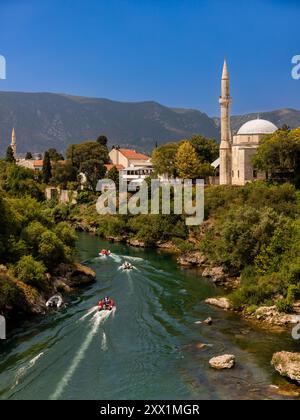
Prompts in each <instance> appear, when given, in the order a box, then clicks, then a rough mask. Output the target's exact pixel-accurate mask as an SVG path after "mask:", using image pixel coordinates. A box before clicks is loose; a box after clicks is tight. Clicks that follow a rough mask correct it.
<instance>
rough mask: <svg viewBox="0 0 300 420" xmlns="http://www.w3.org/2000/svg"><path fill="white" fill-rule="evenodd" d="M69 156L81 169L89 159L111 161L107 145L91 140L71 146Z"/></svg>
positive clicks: (68, 151)
mask: <svg viewBox="0 0 300 420" xmlns="http://www.w3.org/2000/svg"><path fill="white" fill-rule="evenodd" d="M67 158H68V159H69V160H70V161H71V162H72V164H73V165H74V166H75V167H76V168H77V169H80V167H81V165H82V164H83V163H85V162H87V161H88V160H97V161H98V162H103V163H104V164H106V163H109V154H108V149H107V147H105V146H101V145H100V144H99V143H97V142H91V141H90V142H85V143H81V144H75V145H71V146H69V148H68V150H67Z"/></svg>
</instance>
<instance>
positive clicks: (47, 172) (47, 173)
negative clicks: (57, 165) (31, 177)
mask: <svg viewBox="0 0 300 420" xmlns="http://www.w3.org/2000/svg"><path fill="white" fill-rule="evenodd" d="M51 177H52V168H51V159H50V155H49V153H48V152H46V153H45V156H44V163H43V180H44V182H45V183H46V184H48V183H49V181H50V179H51Z"/></svg>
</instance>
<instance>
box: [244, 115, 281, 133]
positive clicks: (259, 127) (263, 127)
mask: <svg viewBox="0 0 300 420" xmlns="http://www.w3.org/2000/svg"><path fill="white" fill-rule="evenodd" d="M277 130H278V128H277V127H276V125H275V124H273V123H271V122H270V121H267V120H261V119H259V118H258V119H256V120H252V121H248V122H246V123H245V124H244V125H242V127H241V128H240V129H239V131H238V133H237V134H238V135H248V136H249V135H254V134H272V133H274V132H275V131H277Z"/></svg>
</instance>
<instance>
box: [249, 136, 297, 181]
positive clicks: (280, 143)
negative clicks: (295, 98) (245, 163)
mask: <svg viewBox="0 0 300 420" xmlns="http://www.w3.org/2000/svg"><path fill="white" fill-rule="evenodd" d="M253 166H254V168H255V169H257V170H261V171H265V172H267V173H268V175H269V177H270V178H271V179H275V180H276V179H277V180H282V181H292V182H295V183H296V184H298V183H299V181H300V128H297V129H295V130H278V131H276V132H275V133H273V134H270V135H268V136H266V137H265V138H263V139H262V141H261V144H260V146H259V147H258V150H257V153H256V155H255V156H254V158H253Z"/></svg>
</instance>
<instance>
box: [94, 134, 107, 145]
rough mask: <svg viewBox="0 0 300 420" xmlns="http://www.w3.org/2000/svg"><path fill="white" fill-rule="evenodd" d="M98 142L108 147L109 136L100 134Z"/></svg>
mask: <svg viewBox="0 0 300 420" xmlns="http://www.w3.org/2000/svg"><path fill="white" fill-rule="evenodd" d="M96 142H97V143H98V144H100V146H104V147H107V144H108V138H107V137H106V136H104V135H101V136H99V137H98V138H97V140H96Z"/></svg>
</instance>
